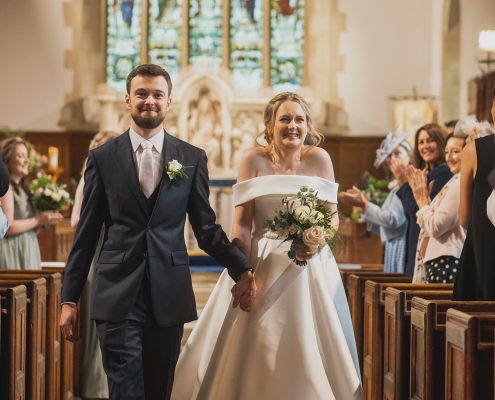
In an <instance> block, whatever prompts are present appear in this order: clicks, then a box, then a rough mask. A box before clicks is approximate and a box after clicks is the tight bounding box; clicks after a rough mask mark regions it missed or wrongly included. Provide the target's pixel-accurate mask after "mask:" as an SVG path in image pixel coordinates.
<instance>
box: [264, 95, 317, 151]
mask: <svg viewBox="0 0 495 400" xmlns="http://www.w3.org/2000/svg"><path fill="white" fill-rule="evenodd" d="M286 101H293V102H295V103H298V104H299V105H300V106H301V108H302V109H303V111H304V114H305V115H306V124H307V125H308V134H307V136H306V139H305V141H304V144H307V145H314V146H318V145H319V144H320V143H321V142H323V139H324V136H323V135H322V134H321V133H320V132H318V131H317V130H316V129H315V128H314V126H313V119H312V118H311V112H310V110H309V105H308V103H307V102H306V100H304V99H303V97H302V96H300V95H298V94H297V93H293V92H282V93H279V94H277V95H276V96H275V97H274V98H273V99H271V100H270V101H269V102H268V104H267V106H266V108H265V113H264V116H263V119H264V123H265V129H264V131H263V132H261V134H260V137H264V139H265V140H266V142H267V143H268V146H265V148H264V149H263V151H264V152H265V153H270V152H271V151H272V150H273V147H274V143H273V127H274V125H275V116H276V115H277V111H278V109H279V107H280V106H281V105H282V104H283V103H285V102H286Z"/></svg>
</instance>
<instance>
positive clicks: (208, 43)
mask: <svg viewBox="0 0 495 400" xmlns="http://www.w3.org/2000/svg"><path fill="white" fill-rule="evenodd" d="M222 3H223V0H190V1H189V63H190V64H195V63H196V62H197V61H198V60H200V59H201V58H203V57H207V58H208V59H209V60H211V61H212V62H213V64H217V65H219V64H221V62H222V20H223V7H222Z"/></svg>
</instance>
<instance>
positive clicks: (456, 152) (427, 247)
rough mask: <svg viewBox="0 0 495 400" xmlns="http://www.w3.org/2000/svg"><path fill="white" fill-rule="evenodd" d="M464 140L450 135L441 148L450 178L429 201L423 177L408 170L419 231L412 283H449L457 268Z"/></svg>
mask: <svg viewBox="0 0 495 400" xmlns="http://www.w3.org/2000/svg"><path fill="white" fill-rule="evenodd" d="M465 142H466V140H465V138H462V137H455V136H453V134H450V135H449V136H448V137H447V144H446V145H445V156H446V157H445V158H446V160H447V165H448V166H449V168H450V172H452V174H453V175H454V176H453V177H452V178H451V179H450V180H449V181H448V182H447V183H446V184H445V186H444V187H443V188H442V189H441V190H440V192H439V193H438V194H437V196H436V197H435V198H434V199H433V200H432V201H430V198H429V196H428V186H427V184H426V174H425V173H424V171H422V170H419V169H415V168H409V169H408V171H407V176H408V182H409V185H410V186H411V189H412V192H413V195H414V198H415V200H416V203H417V204H418V207H419V210H418V211H417V213H416V217H417V223H418V225H419V228H420V232H419V240H418V248H417V252H418V254H417V259H418V263H417V264H416V269H415V273H414V277H413V282H416V283H423V282H428V283H453V282H454V278H455V275H456V273H457V269H458V267H459V256H460V255H461V250H462V246H463V244H464V240H465V238H466V233H465V231H464V228H462V226H461V224H460V221H459V200H460V174H459V173H460V170H461V153H462V149H463V148H464V144H465Z"/></svg>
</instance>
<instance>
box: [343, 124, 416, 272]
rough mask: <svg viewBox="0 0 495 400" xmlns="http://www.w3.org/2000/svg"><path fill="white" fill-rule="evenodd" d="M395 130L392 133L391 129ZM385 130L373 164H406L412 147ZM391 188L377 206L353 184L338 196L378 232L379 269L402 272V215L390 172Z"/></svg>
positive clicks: (371, 228)
mask: <svg viewBox="0 0 495 400" xmlns="http://www.w3.org/2000/svg"><path fill="white" fill-rule="evenodd" d="M394 133H395V132H394ZM394 133H392V132H391V133H389V134H388V135H387V136H386V137H385V139H384V140H383V142H382V143H381V145H380V148H379V149H378V150H377V151H376V160H375V167H379V166H380V165H382V164H385V165H386V167H387V169H390V165H391V163H392V160H396V161H397V163H399V164H400V165H402V166H404V167H407V166H408V165H409V164H410V162H411V156H412V148H411V145H410V144H409V142H408V141H407V138H408V137H409V135H410V133H409V132H406V133H404V134H403V135H402V136H396V135H395V134H394ZM392 175H393V176H394V180H393V181H392V182H391V183H392V189H391V190H390V192H389V194H388V196H387V198H386V199H385V201H384V202H383V205H382V206H381V207H380V206H378V205H376V204H374V203H372V202H370V201H369V199H368V197H367V196H366V194H365V193H364V192H363V191H361V190H359V189H358V188H356V187H353V188H351V189H349V190H347V191H346V192H341V193H339V199H340V200H342V201H344V202H347V203H350V204H352V205H353V206H356V207H360V208H362V209H363V218H364V220H365V222H366V224H367V227H368V230H371V231H378V232H379V233H380V238H381V239H382V242H383V243H384V244H385V254H384V261H383V270H384V271H385V272H404V264H405V260H406V233H407V221H406V214H405V213H404V208H403V207H402V203H401V201H400V199H399V198H398V197H397V190H398V189H399V188H398V186H397V176H395V175H394V173H392Z"/></svg>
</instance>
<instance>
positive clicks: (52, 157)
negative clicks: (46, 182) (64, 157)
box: [48, 146, 58, 170]
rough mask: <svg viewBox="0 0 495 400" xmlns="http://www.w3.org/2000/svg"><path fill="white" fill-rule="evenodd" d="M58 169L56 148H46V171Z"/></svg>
mask: <svg viewBox="0 0 495 400" xmlns="http://www.w3.org/2000/svg"><path fill="white" fill-rule="evenodd" d="M57 168H58V148H57V147H53V146H50V147H48V169H49V170H56V169H57Z"/></svg>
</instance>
